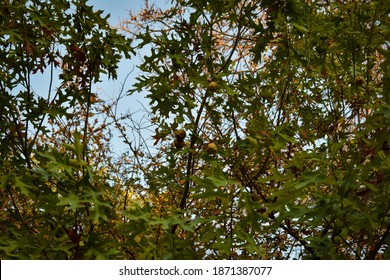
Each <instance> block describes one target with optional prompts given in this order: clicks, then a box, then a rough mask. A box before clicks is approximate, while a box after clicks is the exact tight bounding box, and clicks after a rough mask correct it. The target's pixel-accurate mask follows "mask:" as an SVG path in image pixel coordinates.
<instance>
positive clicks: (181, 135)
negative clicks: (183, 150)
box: [175, 129, 187, 142]
mask: <svg viewBox="0 0 390 280" xmlns="http://www.w3.org/2000/svg"><path fill="white" fill-rule="evenodd" d="M186 136H187V133H186V131H185V130H184V129H178V130H176V131H175V138H176V140H177V141H179V142H182V141H183V140H184V139H185V138H186Z"/></svg>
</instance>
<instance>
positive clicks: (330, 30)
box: [0, 0, 390, 259]
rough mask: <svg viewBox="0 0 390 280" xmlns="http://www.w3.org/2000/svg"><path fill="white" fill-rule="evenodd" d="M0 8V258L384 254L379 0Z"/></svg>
mask: <svg viewBox="0 0 390 280" xmlns="http://www.w3.org/2000/svg"><path fill="white" fill-rule="evenodd" d="M0 7H1V8H0V14H1V17H0V20H1V24H0V34H1V36H0V40H1V45H2V48H1V50H0V65H1V66H0V67H1V68H0V69H1V71H0V75H1V79H0V90H1V95H0V98H1V102H2V107H1V109H0V110H1V114H0V118H1V119H0V122H1V125H0V134H1V139H2V140H1V142H0V145H1V146H0V154H1V156H0V166H1V168H0V178H1V179H0V180H1V181H0V182H1V183H0V186H1V187H0V197H1V199H0V202H1V207H2V209H1V210H2V211H1V214H0V221H1V223H0V229H1V232H2V234H1V236H0V257H1V258H22V259H23V258H24V259H26V258H27V259H30V258H33V259H389V258H390V257H389V254H390V253H389V252H390V251H389V249H388V244H389V241H390V235H389V231H390V199H389V198H390V189H389V182H390V173H389V169H390V142H389V141H390V137H389V135H390V96H389V93H390V82H389V81H390V50H389V43H390V42H389V35H390V17H389V14H390V3H388V1H382V0H372V1H369V0H367V1H353V0H343V1H338V0H337V1H336V0H329V1H326V0H317V1H316V0H312V1H310V0H306V1H304V0H279V1H267V0H217V1H208V0H201V1H199V0H172V1H171V2H170V5H168V7H165V8H162V7H157V6H154V5H150V4H149V3H148V2H147V1H145V3H144V8H143V9H142V10H141V11H140V12H138V13H134V14H133V13H130V15H129V19H128V20H125V21H122V22H121V23H120V25H118V26H117V27H116V28H113V27H111V26H110V25H109V24H108V22H107V19H108V16H103V15H102V11H94V9H93V8H92V7H91V6H90V5H89V4H88V2H87V1H86V0H74V1H67V0H55V1H44V0H35V1H11V0H9V1H3V3H2V4H1V6H0ZM10 15H11V16H10ZM136 53H139V55H141V56H142V62H141V63H140V64H139V65H138V69H139V70H140V75H139V76H137V82H136V83H135V84H134V85H132V86H131V87H130V88H128V89H126V90H127V92H126V93H127V94H128V95H131V94H134V93H135V92H141V93H142V94H144V95H145V98H146V100H147V101H148V102H149V105H150V110H149V111H148V112H146V113H145V116H144V119H146V120H147V121H146V122H147V123H148V125H147V126H146V127H145V128H144V127H143V125H142V124H143V122H144V119H143V120H141V121H140V120H135V119H134V118H133V116H132V115H131V114H130V113H128V114H122V115H119V114H118V113H117V106H118V104H120V103H121V102H124V101H123V100H124V99H122V97H123V94H122V93H121V94H120V96H118V98H117V99H116V100H114V101H113V102H108V101H105V100H103V99H102V98H101V97H100V96H99V92H94V91H93V85H94V84H96V83H98V82H99V81H100V79H101V77H102V76H103V75H107V76H108V77H110V78H113V79H116V78H117V67H118V63H119V61H120V59H121V58H122V57H126V58H129V59H131V58H132V57H134V55H135V54H136ZM40 72H42V73H45V75H46V76H47V77H49V86H48V89H47V92H46V93H42V92H35V90H34V77H36V75H39V73H40ZM150 129H152V136H151V139H149V138H148V135H150V132H149V130H150ZM113 130H116V131H117V132H118V133H119V134H120V135H121V139H122V140H123V143H125V144H126V145H127V147H128V149H127V151H126V152H125V153H123V154H122V155H119V156H118V155H116V154H115V150H114V148H113V146H112V143H111V142H110V141H111V139H112V137H113V136H112V133H113Z"/></svg>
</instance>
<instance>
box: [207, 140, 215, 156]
mask: <svg viewBox="0 0 390 280" xmlns="http://www.w3.org/2000/svg"><path fill="white" fill-rule="evenodd" d="M217 151H218V148H217V145H215V144H214V143H213V142H211V143H208V144H207V146H206V152H207V153H208V154H209V155H214V154H216V153H217Z"/></svg>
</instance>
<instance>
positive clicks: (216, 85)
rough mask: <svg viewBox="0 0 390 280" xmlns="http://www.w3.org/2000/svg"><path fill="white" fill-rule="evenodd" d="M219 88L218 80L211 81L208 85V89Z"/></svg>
mask: <svg viewBox="0 0 390 280" xmlns="http://www.w3.org/2000/svg"><path fill="white" fill-rule="evenodd" d="M217 88H218V84H217V83H216V82H210V83H209V85H208V86H207V89H208V90H210V91H212V92H214V91H216V90H217Z"/></svg>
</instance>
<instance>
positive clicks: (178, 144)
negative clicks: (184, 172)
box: [173, 139, 186, 150]
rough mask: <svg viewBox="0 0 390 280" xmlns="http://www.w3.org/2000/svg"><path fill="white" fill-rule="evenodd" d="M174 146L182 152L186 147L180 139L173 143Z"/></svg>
mask: <svg viewBox="0 0 390 280" xmlns="http://www.w3.org/2000/svg"><path fill="white" fill-rule="evenodd" d="M173 144H174V146H175V148H176V149H178V150H181V149H182V148H183V147H184V146H185V145H186V143H185V142H184V141H183V140H181V141H179V140H178V139H176V140H175V142H173Z"/></svg>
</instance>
